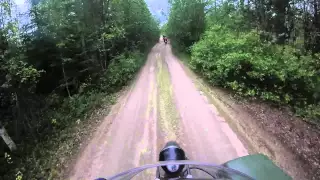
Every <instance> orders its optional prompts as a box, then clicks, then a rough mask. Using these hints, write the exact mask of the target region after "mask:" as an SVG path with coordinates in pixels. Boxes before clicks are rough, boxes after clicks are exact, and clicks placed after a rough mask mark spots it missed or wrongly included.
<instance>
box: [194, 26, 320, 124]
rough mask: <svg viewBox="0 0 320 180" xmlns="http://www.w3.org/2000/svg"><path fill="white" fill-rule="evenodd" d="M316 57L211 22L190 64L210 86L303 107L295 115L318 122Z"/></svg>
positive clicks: (257, 35)
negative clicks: (211, 24) (301, 115)
mask: <svg viewBox="0 0 320 180" xmlns="http://www.w3.org/2000/svg"><path fill="white" fill-rule="evenodd" d="M317 61H318V59H317V58H315V57H312V56H311V55H303V54H302V53H301V52H299V50H297V49H295V48H293V47H291V46H279V45H274V44H271V43H263V42H261V41H260V37H259V34H258V33H256V32H254V31H252V32H249V33H245V32H243V33H235V32H233V31H231V30H229V29H228V28H225V27H224V26H219V25H215V26H213V27H211V28H210V29H209V30H207V31H206V32H205V34H204V36H203V38H202V40H200V41H199V42H198V43H197V44H195V45H194V46H193V47H192V58H191V60H190V65H191V67H192V68H193V69H194V70H196V71H197V72H199V73H200V74H201V75H203V76H204V77H205V78H206V79H207V80H208V81H209V82H210V83H212V84H215V85H220V86H223V87H227V88H231V89H232V90H234V91H236V92H237V93H238V94H240V95H243V96H252V97H259V98H262V99H264V100H267V101H271V102H275V103H279V104H289V105H292V106H295V107H296V108H300V109H301V108H302V109H304V110H305V111H308V112H304V113H302V112H303V111H299V112H300V113H299V114H303V115H307V116H308V117H311V118H314V119H317V120H319V118H320V117H319V110H320V108H319V107H320V105H319V98H318V97H315V95H316V94H317V93H318V92H317V90H316V87H317V86H318V85H319V84H320V79H319V77H318V74H317V73H318V72H319V66H318V64H317ZM307 106H308V108H306V107H307ZM297 112H298V111H297Z"/></svg>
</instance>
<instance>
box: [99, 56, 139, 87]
mask: <svg viewBox="0 0 320 180" xmlns="http://www.w3.org/2000/svg"><path fill="white" fill-rule="evenodd" d="M143 64H144V57H143V55H142V54H141V53H139V52H133V53H127V54H121V55H119V56H118V57H116V58H115V59H114V60H113V62H112V63H111V64H110V65H109V68H108V70H107V71H106V72H105V75H104V76H105V77H103V78H102V79H103V81H102V83H101V84H102V85H103V87H104V88H107V89H108V90H109V91H114V90H117V89H118V88H119V87H122V86H123V85H125V84H126V83H127V82H128V81H129V80H131V79H132V78H133V77H134V74H135V73H136V72H137V70H139V69H140V67H141V66H142V65H143Z"/></svg>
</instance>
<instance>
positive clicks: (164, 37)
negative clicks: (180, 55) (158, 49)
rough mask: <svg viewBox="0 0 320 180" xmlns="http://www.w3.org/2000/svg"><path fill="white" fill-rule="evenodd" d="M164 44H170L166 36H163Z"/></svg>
mask: <svg viewBox="0 0 320 180" xmlns="http://www.w3.org/2000/svg"><path fill="white" fill-rule="evenodd" d="M163 42H164V43H165V44H167V43H168V38H167V36H165V35H163Z"/></svg>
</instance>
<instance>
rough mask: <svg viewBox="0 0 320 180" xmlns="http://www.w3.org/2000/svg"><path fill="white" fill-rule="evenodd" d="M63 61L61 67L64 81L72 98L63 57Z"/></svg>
mask: <svg viewBox="0 0 320 180" xmlns="http://www.w3.org/2000/svg"><path fill="white" fill-rule="evenodd" d="M61 61H62V62H61V67H62V73H63V79H64V82H65V84H66V89H67V92H68V96H69V98H70V97H71V94H70V90H69V84H68V79H67V76H66V72H65V69H64V62H63V59H62V56H61Z"/></svg>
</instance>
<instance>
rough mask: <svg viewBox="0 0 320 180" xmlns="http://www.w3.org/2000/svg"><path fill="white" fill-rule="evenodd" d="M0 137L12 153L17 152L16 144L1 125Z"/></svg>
mask: <svg viewBox="0 0 320 180" xmlns="http://www.w3.org/2000/svg"><path fill="white" fill-rule="evenodd" d="M0 136H1V138H2V139H3V141H4V142H5V143H6V144H7V146H8V147H9V149H10V151H15V150H17V146H16V144H15V143H14V142H13V140H12V139H11V137H10V136H9V134H8V133H7V130H6V129H5V128H4V126H2V124H1V123H0Z"/></svg>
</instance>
